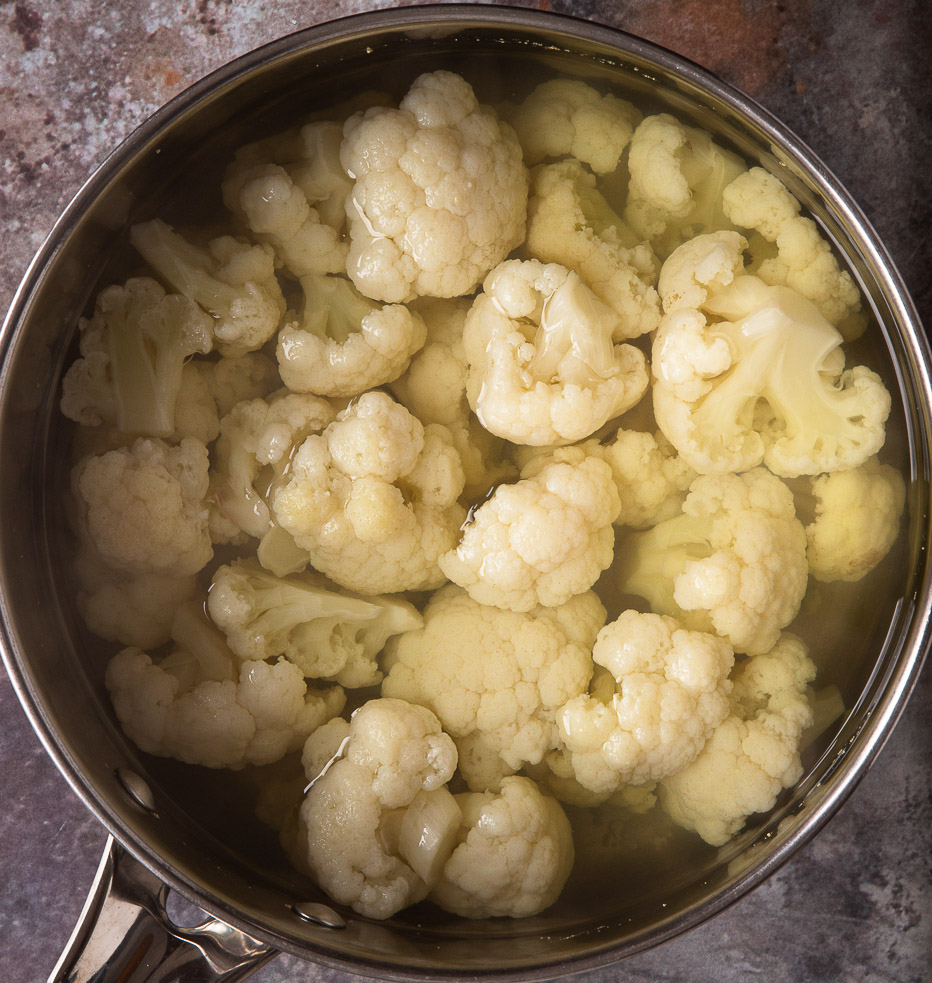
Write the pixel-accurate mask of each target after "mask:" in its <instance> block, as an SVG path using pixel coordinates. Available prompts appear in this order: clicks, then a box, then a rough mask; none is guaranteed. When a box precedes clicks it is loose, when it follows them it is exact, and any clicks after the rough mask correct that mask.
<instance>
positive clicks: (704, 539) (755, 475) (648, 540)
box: [618, 468, 809, 654]
mask: <svg viewBox="0 0 932 983" xmlns="http://www.w3.org/2000/svg"><path fill="white" fill-rule="evenodd" d="M618 551H619V554H620V556H621V557H622V565H621V571H620V584H621V588H622V590H624V591H626V592H628V593H631V594H637V595H639V596H641V597H644V598H646V599H647V600H648V602H649V603H650V606H651V610H652V611H656V612H658V613H660V614H667V615H672V616H673V617H675V618H677V619H678V620H679V621H681V622H682V623H683V625H684V626H685V627H687V628H691V629H697V630H701V631H714V632H716V633H717V634H719V635H721V636H722V637H723V638H724V639H726V640H727V641H728V642H729V643H730V644H731V645H732V647H733V648H734V649H735V651H736V652H748V653H752V654H755V653H760V652H766V651H767V650H768V649H769V648H770V647H771V646H772V645H773V644H774V642H775V641H776V639H777V637H778V636H779V633H780V629H782V628H784V627H785V626H786V625H788V624H789V623H790V622H791V621H792V620H793V618H795V617H796V614H797V612H798V611H799V606H800V604H801V603H802V599H803V595H804V594H805V593H806V586H807V583H808V574H809V568H808V565H807V563H806V533H805V530H804V529H803V525H802V523H801V522H800V521H799V519H797V517H796V510H795V506H794V502H793V495H792V493H791V492H790V490H789V488H788V487H787V486H786V485H785V484H784V483H783V482H782V481H781V480H780V479H779V478H777V477H775V476H774V475H772V474H770V473H769V472H768V471H766V470H765V469H764V468H755V469H754V470H753V471H748V472H745V473H744V474H740V475H732V474H728V475H700V476H699V477H698V478H696V480H695V481H694V482H693V483H692V484H691V485H690V488H689V493H688V494H687V496H686V501H685V502H684V503H683V511H682V514H681V515H678V516H675V517H674V518H672V519H667V520H665V521H664V522H661V523H659V524H658V525H656V526H654V527H653V528H651V529H648V530H646V531H644V532H635V533H631V534H630V535H629V536H627V537H626V538H625V539H624V540H623V541H622V542H621V543H619V546H618Z"/></svg>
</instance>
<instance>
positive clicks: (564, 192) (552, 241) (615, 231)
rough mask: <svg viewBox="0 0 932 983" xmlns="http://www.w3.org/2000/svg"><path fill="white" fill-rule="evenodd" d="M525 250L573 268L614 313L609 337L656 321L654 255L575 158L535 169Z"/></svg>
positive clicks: (644, 329)
mask: <svg viewBox="0 0 932 983" xmlns="http://www.w3.org/2000/svg"><path fill="white" fill-rule="evenodd" d="M527 249H528V252H529V253H530V255H531V256H532V257H533V258H535V259H539V260H542V261H543V262H545V263H559V264H560V265H561V266H565V267H566V268H567V269H570V270H573V271H574V272H576V273H578V274H579V275H580V276H581V277H582V278H583V280H585V282H586V285H587V286H589V287H591V288H592V290H593V292H594V293H595V294H596V296H597V297H599V298H600V299H601V300H603V301H604V302H605V303H606V304H608V305H609V307H611V308H612V310H614V311H615V313H616V314H617V315H618V322H617V324H616V326H615V332H614V340H615V341H623V340H624V339H625V338H637V337H638V336H640V335H642V334H647V333H648V332H649V331H653V330H654V328H656V327H657V325H658V323H659V322H660V305H659V302H658V300H657V291H656V290H655V289H654V283H655V282H656V277H657V267H658V263H657V258H656V256H655V255H654V251H653V249H651V247H650V245H649V244H648V243H646V242H643V241H642V240H641V238H639V237H638V236H637V235H636V234H635V233H634V232H632V231H631V230H630V229H629V228H628V227H627V226H626V225H625V223H624V222H623V221H622V220H621V219H620V218H619V217H618V216H617V215H616V214H615V212H614V211H613V210H612V208H611V206H610V205H609V204H608V202H607V201H606V200H605V198H604V197H603V196H602V194H601V193H600V192H599V191H598V189H597V188H596V182H595V175H593V174H590V173H589V171H587V170H586V169H585V168H584V167H583V166H582V165H581V164H580V163H579V162H578V161H576V160H572V159H571V160H565V161H561V162H560V163H558V164H550V165H546V166H543V167H538V168H535V170H534V171H533V173H532V174H531V198H530V201H529V202H528V229H527Z"/></svg>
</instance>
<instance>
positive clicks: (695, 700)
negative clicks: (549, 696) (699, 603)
mask: <svg viewBox="0 0 932 983" xmlns="http://www.w3.org/2000/svg"><path fill="white" fill-rule="evenodd" d="M592 659H593V661H594V662H595V663H597V664H598V665H600V666H604V667H605V668H606V669H608V670H609V672H610V673H611V675H612V677H613V679H614V683H615V685H614V687H613V689H612V693H611V696H610V697H609V699H605V697H604V695H602V694H599V695H598V696H592V695H589V694H582V695H580V696H576V697H574V698H573V699H572V700H570V701H569V702H568V703H566V704H565V705H564V706H563V707H562V708H561V709H560V712H559V713H558V715H557V724H558V727H559V731H560V737H561V739H562V741H563V743H564V744H565V746H566V749H567V751H568V752H569V760H570V763H571V764H572V767H573V772H574V773H575V776H576V779H577V780H578V781H579V783H580V784H581V785H582V786H583V787H584V788H587V789H590V790H591V791H593V792H597V793H606V792H614V791H617V790H618V789H619V788H621V787H622V786H624V785H646V784H649V783H652V782H656V781H658V780H659V779H661V778H664V777H666V776H667V775H671V774H673V773H675V772H677V771H679V770H680V769H682V768H684V767H685V766H686V765H688V764H689V763H690V762H691V761H693V760H694V759H695V757H696V756H697V755H698V754H699V752H700V751H701V750H702V748H703V746H704V745H705V743H706V741H707V740H708V739H709V737H711V735H712V731H713V730H714V729H715V728H716V727H717V726H718V725H719V724H720V723H721V722H722V720H723V719H724V718H725V716H726V714H727V713H728V694H729V692H730V691H731V684H730V683H729V682H728V673H729V672H730V671H731V667H732V665H733V664H734V652H733V651H732V648H731V646H730V645H729V644H728V643H727V642H725V641H724V640H723V639H721V638H719V637H718V636H716V635H712V634H709V633H708V632H700V631H689V630H687V629H685V628H683V627H682V626H681V625H680V624H679V623H678V622H677V621H676V620H675V619H673V618H669V617H663V616H661V615H657V614H640V613H638V612H637V611H624V612H622V614H621V615H620V616H619V617H618V618H617V619H616V620H615V621H613V622H611V623H610V624H608V625H606V626H605V627H604V628H603V629H602V630H601V631H600V632H599V636H598V638H597V639H596V643H595V647H594V648H593V650H592Z"/></svg>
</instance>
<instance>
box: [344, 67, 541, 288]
mask: <svg viewBox="0 0 932 983" xmlns="http://www.w3.org/2000/svg"><path fill="white" fill-rule="evenodd" d="M340 160H341V161H342V163H343V166H344V168H345V169H346V171H347V172H348V173H349V174H350V175H351V176H352V177H353V178H354V180H355V184H354V185H353V191H352V193H351V195H350V197H349V199H348V201H347V215H348V218H349V223H350V224H349V228H350V239H351V242H350V250H349V257H348V259H347V264H346V269H347V273H348V274H349V276H350V278H351V279H352V280H353V282H354V283H355V284H356V286H357V287H358V288H359V290H360V292H361V293H363V294H365V295H366V296H367V297H372V298H373V299H375V300H382V301H386V302H388V303H404V302H406V301H409V300H412V299H413V298H414V297H416V296H431V297H457V296H462V295H464V294H468V293H471V292H472V291H473V290H474V289H475V288H476V286H477V284H478V283H479V282H480V281H481V280H482V278H483V277H484V276H485V275H486V273H488V271H489V270H491V269H492V267H493V266H495V265H496V264H498V263H500V262H501V261H502V260H503V259H504V258H505V257H506V256H507V255H508V253H509V252H511V250H512V249H514V248H515V246H517V245H518V244H519V243H520V242H521V241H522V240H523V239H524V225H525V216H526V211H527V170H526V169H525V167H524V164H523V162H522V159H521V147H520V145H519V144H518V140H517V138H516V137H515V134H514V131H513V130H512V129H511V127H510V126H508V125H507V124H504V123H500V122H499V120H498V118H497V117H496V116H495V114H494V112H492V110H490V109H487V108H484V107H481V106H480V105H479V104H478V102H477V101H476V97H475V93H474V92H473V90H472V87H471V86H470V85H469V83H468V82H466V80H465V79H463V78H461V77H460V76H459V75H455V74H453V73H452V72H446V71H438V72H431V73H428V74H425V75H421V76H419V77H418V78H417V79H415V81H414V83H413V84H412V86H411V88H410V90H409V91H408V94H407V95H406V96H405V97H404V99H402V101H401V105H400V108H399V109H385V108H382V107H373V108H371V109H368V110H366V111H365V112H364V113H357V114H356V115H354V116H351V117H350V118H349V119H348V120H347V122H346V124H345V126H344V140H343V145H342V148H341V150H340Z"/></svg>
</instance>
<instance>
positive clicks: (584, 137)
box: [510, 79, 641, 174]
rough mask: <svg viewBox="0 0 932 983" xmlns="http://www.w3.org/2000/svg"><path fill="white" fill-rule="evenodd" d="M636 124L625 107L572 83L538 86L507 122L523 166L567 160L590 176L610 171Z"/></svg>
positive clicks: (620, 101) (562, 81)
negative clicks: (588, 170) (577, 163)
mask: <svg viewBox="0 0 932 983" xmlns="http://www.w3.org/2000/svg"><path fill="white" fill-rule="evenodd" d="M640 121H641V114H640V112H638V110H637V109H635V108H634V106H632V105H631V103H630V102H627V101H626V100H624V99H619V98H618V97H617V96H613V95H603V94H602V93H601V92H599V91H598V90H597V89H594V88H593V87H592V86H591V85H587V84H586V83H585V82H582V81H579V80H578V79H550V80H549V81H547V82H543V83H541V84H540V85H538V86H537V88H536V89H534V91H533V92H532V93H531V94H530V95H529V96H528V97H527V98H526V99H525V100H524V102H523V103H522V104H521V105H520V106H519V107H518V109H517V110H516V111H515V112H514V113H513V114H512V116H511V118H510V122H511V125H512V126H513V127H514V128H515V132H516V133H517V134H518V140H520V141H521V146H522V148H523V150H524V161H525V163H526V164H528V165H529V166H531V165H533V164H539V163H540V162H541V161H543V160H546V159H547V158H548V157H566V156H570V157H575V158H576V159H577V160H581V161H583V162H584V163H586V164H588V165H589V166H590V167H591V168H592V170H593V171H595V172H596V174H608V173H610V172H611V171H614V170H615V168H616V167H617V166H618V163H619V161H620V160H621V156H622V154H623V153H624V151H625V148H626V147H627V146H628V143H629V142H630V140H631V134H632V133H633V132H634V128H635V127H636V126H637V125H638V123H640Z"/></svg>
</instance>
